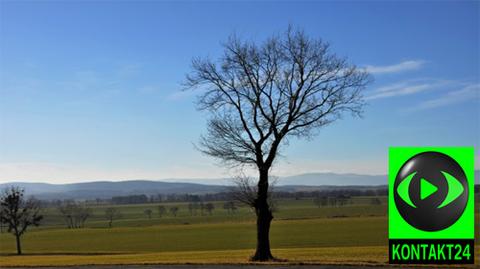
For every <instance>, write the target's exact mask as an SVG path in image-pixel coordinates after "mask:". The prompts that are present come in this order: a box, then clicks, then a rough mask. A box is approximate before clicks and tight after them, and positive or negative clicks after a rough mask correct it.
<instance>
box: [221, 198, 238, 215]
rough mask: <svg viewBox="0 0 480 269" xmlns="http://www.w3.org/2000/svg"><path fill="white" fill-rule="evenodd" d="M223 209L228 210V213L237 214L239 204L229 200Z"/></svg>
mask: <svg viewBox="0 0 480 269" xmlns="http://www.w3.org/2000/svg"><path fill="white" fill-rule="evenodd" d="M223 209H225V210H227V212H228V214H235V211H236V210H237V206H236V205H235V202H233V201H227V202H225V203H224V204H223Z"/></svg>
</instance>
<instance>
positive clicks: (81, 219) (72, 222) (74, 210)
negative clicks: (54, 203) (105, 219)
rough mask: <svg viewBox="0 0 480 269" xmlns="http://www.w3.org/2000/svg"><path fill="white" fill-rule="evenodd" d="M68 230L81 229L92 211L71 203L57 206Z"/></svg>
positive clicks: (83, 205) (84, 206)
mask: <svg viewBox="0 0 480 269" xmlns="http://www.w3.org/2000/svg"><path fill="white" fill-rule="evenodd" d="M58 211H59V212H60V214H62V216H63V218H64V220H65V223H66V225H67V227H68V228H70V229H73V228H83V227H84V226H85V222H86V221H87V219H88V218H89V217H90V216H91V215H92V209H91V208H89V207H87V206H86V205H85V204H78V203H75V202H72V201H69V202H66V203H63V204H61V205H59V206H58Z"/></svg>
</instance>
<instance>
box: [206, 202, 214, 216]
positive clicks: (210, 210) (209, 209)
mask: <svg viewBox="0 0 480 269" xmlns="http://www.w3.org/2000/svg"><path fill="white" fill-rule="evenodd" d="M214 209H215V205H214V204H212V203H207V204H205V210H207V212H208V214H209V215H212V212H213V210H214Z"/></svg>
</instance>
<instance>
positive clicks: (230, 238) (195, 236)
mask: <svg viewBox="0 0 480 269" xmlns="http://www.w3.org/2000/svg"><path fill="white" fill-rule="evenodd" d="M370 200H371V198H368V197H365V198H363V197H358V198H355V199H353V202H352V203H350V204H348V205H345V206H336V207H332V206H323V207H317V206H316V205H314V203H313V202H312V200H310V199H304V200H294V199H291V200H280V201H279V202H278V212H276V213H275V219H274V221H273V223H272V229H271V244H272V248H273V252H274V255H277V256H278V257H279V258H284V259H288V260H289V261H290V262H313V263H345V264H348V263H365V264H378V263H380V264H381V263H385V262H386V261H387V217H386V213H387V207H386V199H385V198H384V197H382V198H381V201H382V204H381V205H372V204H370ZM222 204H223V203H221V202H216V203H215V207H216V209H215V210H214V211H213V212H212V214H211V215H210V214H208V213H205V214H204V215H201V214H200V212H198V213H197V215H193V216H192V215H190V214H189V212H188V209H187V204H186V203H178V204H166V203H164V204H162V205H164V206H166V207H167V208H168V207H171V206H173V205H175V206H178V207H179V208H180V210H179V213H178V215H177V216H176V217H174V216H172V215H170V214H167V215H166V216H162V217H159V216H158V214H157V211H156V208H157V207H158V204H143V205H122V206H117V207H118V210H119V211H120V212H121V213H122V218H121V219H119V220H116V221H114V223H113V226H114V227H113V228H108V223H107V221H106V220H105V217H104V210H105V208H106V206H104V205H99V206H94V209H93V217H92V218H91V219H89V220H88V221H87V223H86V227H85V228H81V229H67V228H65V227H64V225H63V222H62V218H61V216H60V215H59V213H58V210H56V209H55V208H48V209H45V211H44V214H45V225H44V226H42V227H40V228H36V229H32V230H31V231H29V232H28V233H26V234H25V236H24V237H23V250H24V253H25V254H26V255H24V256H22V257H18V256H16V255H10V254H13V253H14V252H15V242H14V237H13V236H12V235H10V234H7V233H5V232H4V233H2V234H1V235H0V253H1V255H2V258H1V260H0V265H2V266H7V265H72V264H135V263H245V262H247V261H248V257H249V255H251V254H252V252H253V248H254V247H255V218H254V217H255V216H254V213H253V212H251V210H250V209H248V208H246V207H240V208H239V209H238V210H237V212H235V213H228V212H227V211H226V210H224V209H223V208H222ZM147 208H149V209H151V210H152V211H153V214H152V217H151V219H149V218H148V217H147V216H146V215H145V214H144V213H143V212H144V210H145V209H147Z"/></svg>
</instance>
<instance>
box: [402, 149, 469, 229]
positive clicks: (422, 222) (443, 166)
mask: <svg viewBox="0 0 480 269" xmlns="http://www.w3.org/2000/svg"><path fill="white" fill-rule="evenodd" d="M394 200H395V205H396V207H397V209H398V211H399V212H400V215H401V216H402V217H403V219H404V220H405V221H406V222H408V223H409V224H410V225H412V226H413V227H415V228H417V229H420V230H424V231H439V230H443V229H445V228H448V227H450V226H451V225H453V224H454V223H455V222H456V221H457V220H458V219H459V218H460V216H462V214H463V211H464V210H465V207H466V205H467V201H468V182H467V177H466V175H465V173H464V171H463V169H462V167H461V166H460V165H459V164H458V163H457V162H456V161H455V160H454V159H453V158H451V157H450V156H448V155H445V154H443V153H439V152H433V151H429V152H422V153H419V154H417V155H415V156H413V157H412V158H410V159H409V160H407V161H406V162H405V163H404V164H403V165H402V167H401V168H400V170H399V171H398V173H397V176H396V178H395V184H394Z"/></svg>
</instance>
